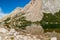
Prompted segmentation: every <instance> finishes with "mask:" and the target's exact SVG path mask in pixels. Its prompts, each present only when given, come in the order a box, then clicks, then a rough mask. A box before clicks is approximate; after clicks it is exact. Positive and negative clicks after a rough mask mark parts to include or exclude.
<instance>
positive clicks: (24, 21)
mask: <svg viewBox="0 0 60 40" xmlns="http://www.w3.org/2000/svg"><path fill="white" fill-rule="evenodd" d="M43 11H44V10H43ZM56 16H59V14H57V15H56V14H55V15H53V14H52V13H47V14H46V13H44V14H43V12H42V0H31V1H30V3H29V4H27V5H26V6H25V7H24V8H23V9H22V8H20V7H17V8H16V9H15V10H13V11H12V12H11V13H10V14H9V15H7V16H5V17H3V18H2V19H0V40H52V39H54V40H60V33H56V32H55V30H53V31H52V32H47V33H45V32H44V29H43V28H44V27H43V26H44V25H45V24H48V23H51V22H53V23H55V22H60V21H59V20H56ZM51 17H52V18H51ZM53 17H54V18H55V19H54V18H53ZM57 19H59V18H57ZM54 20H56V21H54ZM41 24H42V25H43V26H42V25H41Z"/></svg>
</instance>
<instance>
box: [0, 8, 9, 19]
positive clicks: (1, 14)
mask: <svg viewBox="0 0 60 40" xmlns="http://www.w3.org/2000/svg"><path fill="white" fill-rule="evenodd" d="M6 15H8V14H7V13H4V12H3V11H2V8H0V18H2V17H4V16H6Z"/></svg>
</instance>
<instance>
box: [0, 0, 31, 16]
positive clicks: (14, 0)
mask: <svg viewBox="0 0 60 40" xmlns="http://www.w3.org/2000/svg"><path fill="white" fill-rule="evenodd" d="M29 1H30V0H0V17H1V16H4V15H6V14H9V13H10V12H11V11H12V10H14V9H15V8H16V7H22V8H23V7H24V6H25V5H26V4H28V3H29Z"/></svg>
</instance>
